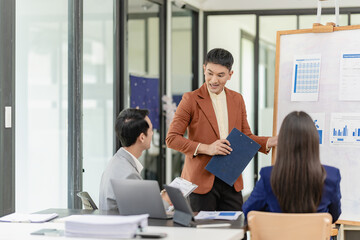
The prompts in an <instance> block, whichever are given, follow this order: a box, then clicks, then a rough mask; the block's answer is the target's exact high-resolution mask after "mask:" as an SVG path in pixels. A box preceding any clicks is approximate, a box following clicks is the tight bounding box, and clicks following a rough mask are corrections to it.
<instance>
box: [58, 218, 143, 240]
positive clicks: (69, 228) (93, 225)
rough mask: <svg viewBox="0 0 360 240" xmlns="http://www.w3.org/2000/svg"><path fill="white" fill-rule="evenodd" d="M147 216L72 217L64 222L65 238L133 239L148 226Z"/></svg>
mask: <svg viewBox="0 0 360 240" xmlns="http://www.w3.org/2000/svg"><path fill="white" fill-rule="evenodd" d="M148 217H149V214H141V215H128V216H105V215H72V216H70V217H68V218H67V219H66V220H65V236H66V237H92V238H133V237H134V236H135V234H136V232H137V231H138V230H139V229H143V228H145V227H147V226H148Z"/></svg>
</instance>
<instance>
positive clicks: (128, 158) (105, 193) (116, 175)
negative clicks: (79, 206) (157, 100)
mask: <svg viewBox="0 0 360 240" xmlns="http://www.w3.org/2000/svg"><path fill="white" fill-rule="evenodd" d="M148 114H149V111H148V110H146V109H133V108H128V109H124V110H123V111H121V112H120V114H119V116H118V117H117V119H116V123H115V131H116V135H117V137H118V138H119V140H120V142H121V145H122V146H123V147H121V148H120V149H119V150H118V151H117V152H116V153H115V155H114V156H113V157H112V159H111V160H110V162H109V163H108V165H107V167H106V169H105V171H104V173H103V175H102V178H101V183H100V200H99V205H100V207H99V209H100V210H116V209H117V205H116V199H115V194H114V190H113V188H112V185H111V182H110V180H111V179H139V180H142V177H141V175H140V173H141V171H142V169H143V166H142V165H141V163H140V161H139V160H138V158H139V157H140V156H141V154H142V152H143V151H144V150H146V149H149V148H150V143H151V139H152V135H153V128H152V124H151V121H150V118H149V117H148ZM162 193H164V192H163V191H162ZM162 197H163V199H164V200H165V201H167V202H169V201H170V200H169V198H168V196H167V194H166V193H165V194H162ZM164 204H165V205H166V203H165V202H164Z"/></svg>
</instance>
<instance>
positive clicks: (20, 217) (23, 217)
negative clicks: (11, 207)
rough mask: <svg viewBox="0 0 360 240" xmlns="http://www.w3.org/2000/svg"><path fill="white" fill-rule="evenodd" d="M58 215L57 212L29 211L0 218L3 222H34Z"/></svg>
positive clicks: (48, 219) (45, 220)
mask: <svg viewBox="0 0 360 240" xmlns="http://www.w3.org/2000/svg"><path fill="white" fill-rule="evenodd" d="M57 216H58V214H57V213H50V214H28V213H12V214H9V215H6V216H4V217H1V218H0V221H1V222H32V223H42V222H47V221H50V220H51V219H54V218H56V217H57Z"/></svg>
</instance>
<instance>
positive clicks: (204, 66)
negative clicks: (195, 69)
mask: <svg viewBox="0 0 360 240" xmlns="http://www.w3.org/2000/svg"><path fill="white" fill-rule="evenodd" d="M203 68H204V74H205V69H206V65H205V64H203Z"/></svg>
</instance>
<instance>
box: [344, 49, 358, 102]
mask: <svg viewBox="0 0 360 240" xmlns="http://www.w3.org/2000/svg"><path fill="white" fill-rule="evenodd" d="M359 78H360V53H343V54H342V55H341V68H340V81H339V89H340V94H339V100H342V101H360V94H359V93H360V81H359Z"/></svg>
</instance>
